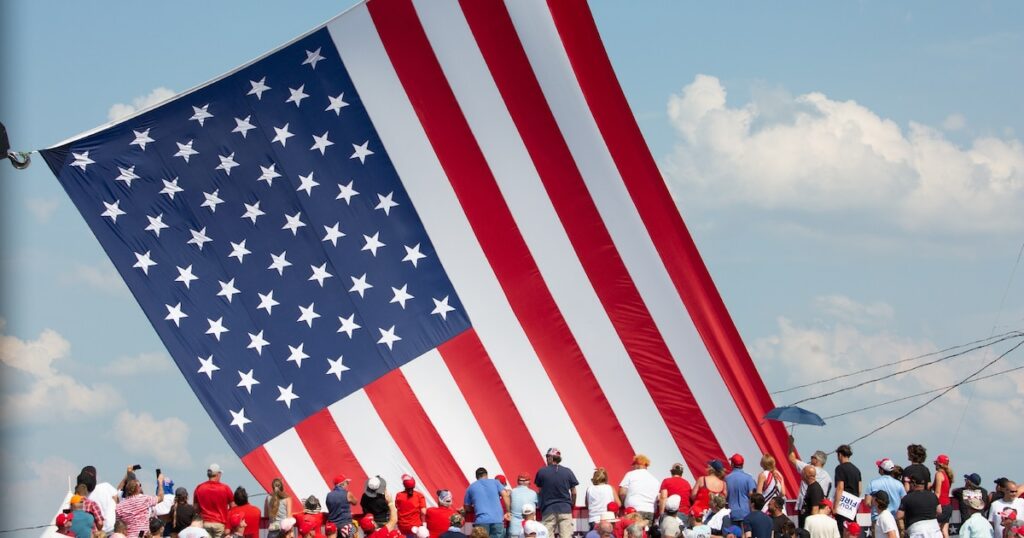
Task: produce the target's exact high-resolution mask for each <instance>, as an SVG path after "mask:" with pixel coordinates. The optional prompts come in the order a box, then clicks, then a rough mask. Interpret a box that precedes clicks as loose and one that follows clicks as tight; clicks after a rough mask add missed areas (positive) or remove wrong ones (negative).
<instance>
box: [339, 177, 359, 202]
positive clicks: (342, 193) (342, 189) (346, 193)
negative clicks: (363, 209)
mask: <svg viewBox="0 0 1024 538" xmlns="http://www.w3.org/2000/svg"><path fill="white" fill-rule="evenodd" d="M353 183H355V181H349V182H348V185H342V184H341V183H338V191H339V192H338V196H336V197H335V198H334V199H335V200H345V203H346V204H349V205H352V197H353V196H355V195H357V194H359V192H358V191H356V190H355V189H353V188H352V184H353Z"/></svg>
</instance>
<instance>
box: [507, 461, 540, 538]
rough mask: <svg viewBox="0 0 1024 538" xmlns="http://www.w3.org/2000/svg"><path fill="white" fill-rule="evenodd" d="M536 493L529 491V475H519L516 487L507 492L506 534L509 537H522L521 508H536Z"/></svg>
mask: <svg viewBox="0 0 1024 538" xmlns="http://www.w3.org/2000/svg"><path fill="white" fill-rule="evenodd" d="M537 500H538V497H537V492H536V491H533V490H532V489H530V475H528V474H526V473H519V476H518V477H516V487H514V488H512V491H509V492H508V513H509V521H508V534H509V535H510V536H522V534H523V507H524V506H526V505H528V504H529V505H533V506H537Z"/></svg>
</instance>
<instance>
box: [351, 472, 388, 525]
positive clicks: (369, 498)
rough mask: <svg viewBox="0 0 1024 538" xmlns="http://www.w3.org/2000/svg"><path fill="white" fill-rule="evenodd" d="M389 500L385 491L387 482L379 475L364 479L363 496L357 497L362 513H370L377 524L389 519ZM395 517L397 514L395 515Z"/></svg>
mask: <svg viewBox="0 0 1024 538" xmlns="http://www.w3.org/2000/svg"><path fill="white" fill-rule="evenodd" d="M392 504H394V503H393V502H391V499H390V496H389V495H388V493H387V482H385V481H384V479H383V478H381V476H380V475H377V476H371V477H370V478H369V479H367V480H366V485H365V487H364V488H363V496H362V497H360V498H359V507H360V508H362V510H363V514H370V515H372V516H373V520H374V521H375V522H376V523H377V525H378V526H380V525H383V524H385V523H387V522H388V521H389V520H390V519H391V516H392V514H391V505H392ZM396 517H397V516H396Z"/></svg>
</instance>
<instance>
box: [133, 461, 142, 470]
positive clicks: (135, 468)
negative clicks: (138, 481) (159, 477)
mask: <svg viewBox="0 0 1024 538" xmlns="http://www.w3.org/2000/svg"><path fill="white" fill-rule="evenodd" d="M141 468H142V466H141V465H139V464H138V463H136V464H135V465H132V470H133V471H138V470H139V469H141Z"/></svg>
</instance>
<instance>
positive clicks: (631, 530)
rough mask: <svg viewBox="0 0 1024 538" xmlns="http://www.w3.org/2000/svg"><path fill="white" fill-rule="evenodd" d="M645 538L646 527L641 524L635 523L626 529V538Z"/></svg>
mask: <svg viewBox="0 0 1024 538" xmlns="http://www.w3.org/2000/svg"><path fill="white" fill-rule="evenodd" d="M643 537H644V526H643V525H641V524H640V523H634V524H632V525H630V526H628V527H626V532H625V538H643Z"/></svg>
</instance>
